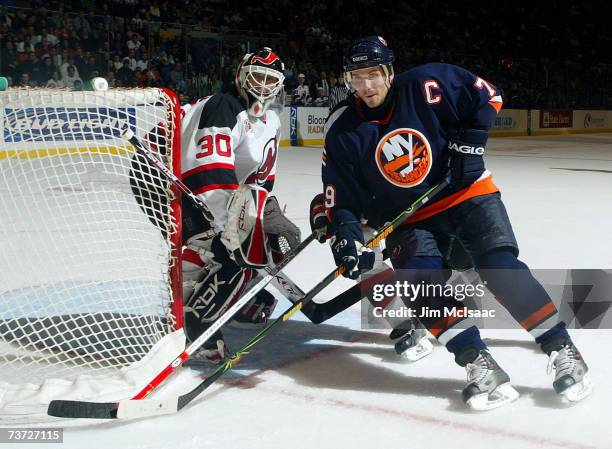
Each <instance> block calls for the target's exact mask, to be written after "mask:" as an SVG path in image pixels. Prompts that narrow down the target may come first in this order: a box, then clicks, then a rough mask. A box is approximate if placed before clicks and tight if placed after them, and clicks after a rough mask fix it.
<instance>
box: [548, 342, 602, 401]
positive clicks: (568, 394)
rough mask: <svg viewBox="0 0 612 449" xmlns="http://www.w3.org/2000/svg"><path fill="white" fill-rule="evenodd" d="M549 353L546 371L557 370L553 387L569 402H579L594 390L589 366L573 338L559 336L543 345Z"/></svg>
mask: <svg viewBox="0 0 612 449" xmlns="http://www.w3.org/2000/svg"><path fill="white" fill-rule="evenodd" d="M542 349H544V351H546V352H547V353H548V355H549V359H548V366H547V369H546V372H547V373H548V374H550V373H552V371H553V369H554V370H555V380H554V381H553V388H554V389H555V392H557V394H559V395H560V396H561V397H563V398H564V399H565V400H567V401H568V402H578V401H581V400H582V399H584V398H586V397H587V396H588V395H590V394H591V392H592V391H593V382H592V381H591V378H590V377H589V376H588V374H587V372H588V371H589V367H588V366H587V364H586V363H585V361H584V360H583V359H582V355H581V354H580V351H578V349H577V348H576V346H575V345H574V343H573V342H572V340H571V339H569V338H566V337H559V338H556V339H554V340H553V341H551V342H550V343H549V344H546V345H544V346H543V348H542Z"/></svg>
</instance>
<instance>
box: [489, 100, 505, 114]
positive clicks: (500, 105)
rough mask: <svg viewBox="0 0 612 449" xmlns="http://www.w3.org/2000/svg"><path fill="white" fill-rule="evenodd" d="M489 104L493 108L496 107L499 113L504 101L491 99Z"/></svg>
mask: <svg viewBox="0 0 612 449" xmlns="http://www.w3.org/2000/svg"><path fill="white" fill-rule="evenodd" d="M489 104H490V105H491V106H493V109H495V112H497V113H499V111H500V110H501V108H502V106H503V103H502V102H501V101H489Z"/></svg>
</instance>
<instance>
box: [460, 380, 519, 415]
mask: <svg viewBox="0 0 612 449" xmlns="http://www.w3.org/2000/svg"><path fill="white" fill-rule="evenodd" d="M518 397H519V394H518V391H516V390H515V389H514V388H513V387H512V385H510V384H509V383H505V384H502V385H500V386H499V387H497V388H496V389H495V390H493V391H492V392H491V393H488V394H487V393H482V394H478V395H476V396H474V397H472V398H470V399H468V401H467V405H468V407H470V408H471V409H472V410H476V411H485V410H492V409H494V408H498V407H502V406H504V405H506V404H509V403H510V402H512V401H515V400H516V399H517V398H518Z"/></svg>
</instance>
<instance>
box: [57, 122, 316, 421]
mask: <svg viewBox="0 0 612 449" xmlns="http://www.w3.org/2000/svg"><path fill="white" fill-rule="evenodd" d="M122 133H123V135H124V136H125V138H126V139H127V140H129V141H130V143H132V145H134V147H135V148H136V151H138V152H139V153H140V154H142V155H143V156H145V157H146V158H147V159H149V160H150V161H151V162H152V163H153V164H154V165H155V166H156V167H157V168H159V170H160V171H161V172H162V173H164V174H165V175H166V176H167V177H168V179H169V180H170V181H171V182H172V183H174V184H176V185H177V186H178V187H179V188H180V189H181V191H182V192H183V193H185V194H186V195H187V196H188V197H189V198H191V199H192V200H193V201H194V204H195V205H196V206H197V207H198V208H200V209H201V210H202V212H204V211H208V208H207V207H206V205H205V204H204V203H203V202H202V201H200V199H199V198H197V197H196V196H195V195H194V194H193V193H192V192H191V190H189V188H188V187H187V186H185V184H183V183H182V182H181V181H180V180H179V179H178V177H176V175H175V174H174V173H172V171H171V170H169V169H168V168H167V167H166V166H165V165H164V164H163V163H162V162H161V161H160V160H159V159H157V158H156V157H155V156H154V155H153V154H151V153H150V152H149V151H148V150H147V149H146V148H145V147H144V146H143V145H142V144H141V142H140V140H138V138H137V137H136V136H135V135H134V133H133V132H132V131H131V130H130V129H129V128H127V127H125V128H123V130H122ZM314 239H315V234H314V233H312V234H310V235H309V236H308V237H306V239H305V240H303V241H302V242H301V243H300V244H299V245H298V246H297V247H295V248H293V249H292V250H290V251H289V252H288V253H286V254H285V256H284V257H283V259H282V260H281V261H280V262H279V263H278V264H276V265H275V266H273V267H266V268H265V270H266V272H267V273H268V274H267V275H266V276H264V277H263V278H262V279H261V280H260V281H259V282H257V283H256V284H255V285H254V286H253V287H251V289H250V290H249V291H248V292H246V293H245V294H244V295H242V296H241V297H240V299H238V301H236V302H235V303H234V304H233V305H232V306H231V307H230V308H229V309H228V310H226V311H225V313H224V314H223V315H221V316H220V317H219V318H218V319H217V320H216V321H214V322H213V324H212V325H211V326H210V327H209V328H208V329H206V330H205V331H204V332H203V333H202V334H200V336H199V337H198V338H196V339H195V340H194V341H193V342H192V343H191V344H190V345H189V346H187V348H186V349H185V350H184V351H183V352H182V353H181V354H179V355H178V356H177V357H176V358H175V359H174V360H172V362H170V363H169V364H168V365H167V366H166V367H165V368H164V369H163V370H162V371H160V372H159V373H158V374H157V375H156V376H155V378H153V379H152V380H151V381H150V382H149V383H148V384H147V385H146V386H145V387H144V388H143V389H142V390H140V391H139V392H138V393H137V394H136V395H135V396H133V397H132V400H140V399H143V398H145V397H146V396H147V395H148V394H149V393H151V391H153V390H154V389H155V388H157V387H158V386H159V385H160V384H161V383H162V382H163V381H164V380H166V379H167V378H168V377H169V376H170V375H171V374H172V373H173V372H174V371H176V370H177V368H178V367H179V366H181V365H183V364H184V363H185V360H187V358H189V356H191V355H192V354H193V353H194V352H196V351H197V350H198V349H199V348H200V347H201V346H202V345H203V344H204V343H206V341H207V340H208V339H210V337H212V336H213V335H214V334H215V333H216V332H217V331H218V330H219V329H220V328H221V327H222V326H223V325H224V324H225V323H227V322H228V321H229V320H230V319H231V318H232V317H233V316H234V315H235V314H236V313H237V312H238V311H239V310H240V309H241V308H242V307H243V306H245V305H246V304H247V303H248V302H249V301H250V300H251V299H252V298H253V297H254V296H255V295H256V294H257V293H259V291H260V290H262V289H263V288H264V287H265V286H266V285H267V284H268V283H269V282H271V281H272V279H273V278H274V276H275V275H277V274H278V273H279V272H280V271H281V270H282V269H283V268H284V267H285V266H287V264H289V262H291V260H293V259H294V258H295V257H296V256H297V255H298V254H299V253H300V252H301V251H302V250H304V248H306V247H307V246H308V245H309V244H310V243H311V242H312V241H313V240H314ZM71 403H72V404H73V405H74V409H72V408H71V406H70V404H71ZM86 404H87V402H80V401H65V400H61V399H59V400H53V401H51V402H50V403H49V407H48V409H47V414H48V415H50V416H59V417H67V418H78V417H85V416H78V415H80V413H81V412H82V413H86V411H83V410H82V407H86ZM98 405H106V406H107V408H108V410H107V411H106V413H107V414H112V413H114V412H116V409H117V403H98ZM113 408H114V410H113ZM73 413H74V414H73Z"/></svg>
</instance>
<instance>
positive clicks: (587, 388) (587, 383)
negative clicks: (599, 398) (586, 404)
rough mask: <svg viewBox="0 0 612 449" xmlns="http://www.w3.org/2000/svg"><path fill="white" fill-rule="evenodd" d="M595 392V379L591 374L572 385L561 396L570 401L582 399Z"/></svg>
mask: <svg viewBox="0 0 612 449" xmlns="http://www.w3.org/2000/svg"><path fill="white" fill-rule="evenodd" d="M592 392H593V381H592V380H591V378H590V377H589V376H586V375H585V376H584V377H583V378H582V380H581V381H580V382H578V383H577V384H574V385H572V386H571V387H569V388H568V389H567V390H565V391H564V392H563V393H561V396H563V398H564V399H565V400H567V401H569V402H578V401H582V400H583V399H584V398H586V397H587V396H588V395H590V394H591V393H592Z"/></svg>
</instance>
